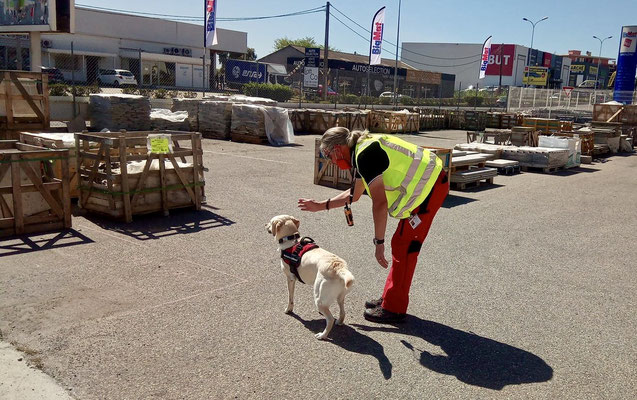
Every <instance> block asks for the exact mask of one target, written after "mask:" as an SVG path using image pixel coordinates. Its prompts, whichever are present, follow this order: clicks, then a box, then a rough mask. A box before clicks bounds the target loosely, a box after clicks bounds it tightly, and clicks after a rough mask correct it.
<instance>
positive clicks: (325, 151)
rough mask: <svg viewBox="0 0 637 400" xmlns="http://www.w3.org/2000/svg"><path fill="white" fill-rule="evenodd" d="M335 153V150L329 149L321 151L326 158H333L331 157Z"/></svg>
mask: <svg viewBox="0 0 637 400" xmlns="http://www.w3.org/2000/svg"><path fill="white" fill-rule="evenodd" d="M333 152H334V149H328V148H327V147H325V148H323V149H321V154H322V155H323V157H325V158H331V155H332V153H333Z"/></svg>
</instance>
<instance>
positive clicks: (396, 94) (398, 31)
mask: <svg viewBox="0 0 637 400" xmlns="http://www.w3.org/2000/svg"><path fill="white" fill-rule="evenodd" d="M401 4H402V0H398V28H396V65H395V67H394V108H396V107H397V106H398V86H397V84H398V43H399V40H400V6H401Z"/></svg>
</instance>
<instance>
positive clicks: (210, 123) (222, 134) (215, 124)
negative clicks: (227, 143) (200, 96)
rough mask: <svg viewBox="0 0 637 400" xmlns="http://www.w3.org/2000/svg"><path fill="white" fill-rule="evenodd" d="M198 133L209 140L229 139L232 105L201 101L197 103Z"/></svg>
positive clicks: (222, 102) (221, 102) (223, 102)
mask: <svg viewBox="0 0 637 400" xmlns="http://www.w3.org/2000/svg"><path fill="white" fill-rule="evenodd" d="M198 119H199V132H201V134H202V136H203V137H206V138H211V139H230V122H231V119H232V103H229V102H227V101H202V102H201V103H199V118H198Z"/></svg>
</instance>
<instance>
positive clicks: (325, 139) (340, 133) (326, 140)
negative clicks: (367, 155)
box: [320, 126, 369, 153]
mask: <svg viewBox="0 0 637 400" xmlns="http://www.w3.org/2000/svg"><path fill="white" fill-rule="evenodd" d="M368 134H369V132H368V131H350V130H349V129H347V128H343V127H342V126H335V127H334V128H330V129H328V130H326V131H325V133H324V134H323V136H321V147H320V149H321V152H323V153H324V152H325V150H331V149H333V148H334V146H338V145H342V144H346V145H347V147H349V148H353V147H354V146H356V143H358V141H359V140H362V139H365V138H366V137H367V136H368Z"/></svg>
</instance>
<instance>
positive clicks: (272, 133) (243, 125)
mask: <svg viewBox="0 0 637 400" xmlns="http://www.w3.org/2000/svg"><path fill="white" fill-rule="evenodd" d="M230 131H231V138H232V140H233V141H237V142H249V143H265V142H269V143H270V144H273V145H283V144H289V143H293V142H294V131H293V128H292V122H291V121H290V118H289V116H288V112H287V110H286V109H284V108H279V107H264V106H258V105H252V104H233V105H232V122H231V129H230Z"/></svg>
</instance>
